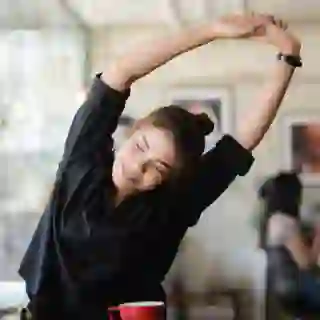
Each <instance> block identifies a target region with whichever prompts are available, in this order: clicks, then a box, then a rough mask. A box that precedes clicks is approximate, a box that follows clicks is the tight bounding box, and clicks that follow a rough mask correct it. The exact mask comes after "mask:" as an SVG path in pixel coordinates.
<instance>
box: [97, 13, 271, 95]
mask: <svg viewBox="0 0 320 320" xmlns="http://www.w3.org/2000/svg"><path fill="white" fill-rule="evenodd" d="M266 19H271V18H270V17H267V16H263V15H231V16H227V17H224V18H221V19H219V20H217V21H216V22H213V23H209V24H204V25H201V26H196V27H190V28H187V29H184V30H182V31H179V32H174V33H171V34H168V35H164V36H163V37H161V38H160V39H156V40H153V41H148V42H145V43H143V44H139V45H137V48H136V49H134V50H132V51H131V52H128V53H126V54H124V55H123V56H122V57H120V58H119V59H118V60H117V61H115V62H114V63H113V64H112V65H111V66H110V68H109V69H108V70H107V72H105V73H104V74H103V76H102V79H103V80H104V81H105V82H106V83H108V85H110V86H111V87H112V88H114V89H116V90H119V91H123V90H125V89H126V88H129V87H130V86H131V84H132V83H133V82H134V81H136V80H138V79H140V78H142V77H144V76H145V75H147V74H149V73H150V72H152V71H153V70H155V69H157V68H158V67H160V66H162V65H164V64H165V63H167V62H168V61H170V60H172V59H173V58H175V57H176V56H178V55H180V54H182V53H185V52H187V51H190V50H192V49H194V48H197V47H199V46H202V45H204V44H207V43H209V42H211V41H213V40H215V39H223V38H248V37H251V36H254V35H255V33H257V30H261V29H260V28H261V27H263V26H264V24H265V22H266Z"/></svg>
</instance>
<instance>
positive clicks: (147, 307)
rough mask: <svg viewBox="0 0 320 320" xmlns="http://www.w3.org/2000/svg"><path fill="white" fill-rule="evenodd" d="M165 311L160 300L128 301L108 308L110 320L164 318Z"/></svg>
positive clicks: (155, 319) (157, 319)
mask: <svg viewBox="0 0 320 320" xmlns="http://www.w3.org/2000/svg"><path fill="white" fill-rule="evenodd" d="M165 313H166V309H165V305H164V303H163V302H161V301H142V302H128V303H123V304H121V305H120V306H118V307H110V308H108V315H109V317H110V320H164V319H165V318H166V316H165Z"/></svg>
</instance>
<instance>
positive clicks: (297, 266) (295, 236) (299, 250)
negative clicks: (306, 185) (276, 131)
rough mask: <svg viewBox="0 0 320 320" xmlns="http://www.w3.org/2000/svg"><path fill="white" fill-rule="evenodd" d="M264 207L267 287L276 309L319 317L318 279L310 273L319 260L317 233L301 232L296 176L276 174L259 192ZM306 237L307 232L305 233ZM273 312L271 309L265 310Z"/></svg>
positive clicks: (299, 200) (299, 183) (319, 296)
mask: <svg viewBox="0 0 320 320" xmlns="http://www.w3.org/2000/svg"><path fill="white" fill-rule="evenodd" d="M259 191H260V192H259V195H260V197H261V199H262V200H263V201H264V204H265V209H266V210H265V214H266V217H265V222H264V223H265V228H263V229H266V232H265V238H266V241H265V246H264V248H265V249H266V252H267V255H268V287H269V289H270V290H271V293H272V295H270V294H269V297H270V296H272V297H273V298H276V299H277V302H278V303H279V304H280V306H281V307H282V308H283V309H284V310H286V311H287V312H289V313H290V314H293V315H295V316H309V315H312V316H314V315H317V316H319V315H320V295H319V292H320V278H319V277H317V276H316V275H315V273H314V272H313V270H312V269H313V267H314V266H315V265H316V264H317V260H318V257H319V240H320V232H319V231H320V230H319V227H316V228H315V230H314V232H313V234H312V235H311V237H310V234H307V233H306V232H303V224H302V222H301V220H300V208H301V202H302V185H301V182H300V180H299V177H298V176H297V174H295V173H292V172H280V173H279V174H277V175H276V176H274V177H271V178H269V179H268V180H267V181H266V182H265V183H264V184H263V185H262V187H261V188H260V190H259ZM309 233H310V232H309ZM269 309H270V310H274V309H275V308H274V306H271V305H270V306H269Z"/></svg>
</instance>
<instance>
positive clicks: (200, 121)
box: [195, 112, 214, 136]
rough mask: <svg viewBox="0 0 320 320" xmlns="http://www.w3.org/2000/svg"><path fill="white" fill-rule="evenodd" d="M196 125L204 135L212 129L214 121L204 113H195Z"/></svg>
mask: <svg viewBox="0 0 320 320" xmlns="http://www.w3.org/2000/svg"><path fill="white" fill-rule="evenodd" d="M195 120H196V122H197V125H198V127H199V129H200V130H201V132H202V133H203V135H204V136H207V135H208V134H210V133H211V132H212V131H213V129H214V122H213V121H212V120H211V119H210V118H209V116H208V115H207V114H206V113H204V112H203V113H199V114H195Z"/></svg>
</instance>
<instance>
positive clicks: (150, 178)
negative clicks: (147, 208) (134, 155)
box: [143, 170, 161, 189]
mask: <svg viewBox="0 0 320 320" xmlns="http://www.w3.org/2000/svg"><path fill="white" fill-rule="evenodd" d="M160 183H161V179H160V177H159V175H158V174H156V173H155V172H154V171H153V170H150V171H149V170H148V171H146V172H145V173H144V175H143V186H144V187H145V188H146V189H153V188H154V187H156V186H157V185H159V184H160Z"/></svg>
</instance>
